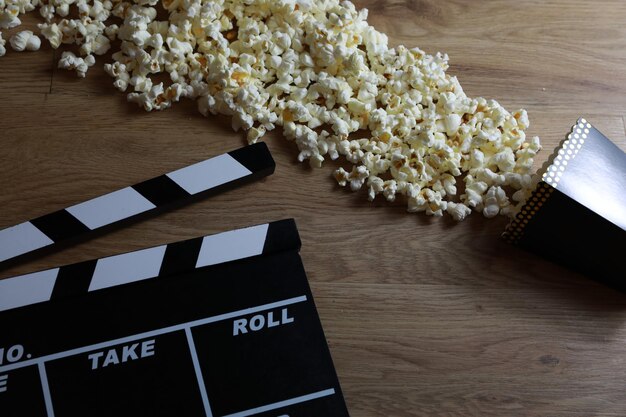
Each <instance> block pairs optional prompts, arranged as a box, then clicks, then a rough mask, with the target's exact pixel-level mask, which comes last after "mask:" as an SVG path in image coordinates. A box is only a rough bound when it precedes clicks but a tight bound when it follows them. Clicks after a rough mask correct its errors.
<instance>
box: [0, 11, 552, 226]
mask: <svg viewBox="0 0 626 417" xmlns="http://www.w3.org/2000/svg"><path fill="white" fill-rule="evenodd" d="M2 1H3V0H0V2H2ZM33 1H34V2H32V3H31V0H12V3H11V4H10V5H8V6H6V7H4V6H3V3H0V28H7V27H13V26H15V25H17V24H19V18H18V15H19V14H20V13H25V12H26V11H28V10H32V9H33V8H34V6H33V5H38V6H39V12H40V14H41V15H42V16H43V17H44V19H45V20H46V23H42V24H40V25H39V29H40V31H41V35H42V36H44V37H45V38H46V39H47V40H48V41H49V42H50V44H51V46H52V47H53V48H55V49H56V48H59V47H60V46H61V44H74V45H76V46H77V49H76V50H78V55H75V54H73V53H70V52H64V53H63V55H62V57H61V60H60V61H59V67H60V68H66V69H71V70H76V72H77V74H78V75H79V76H83V77H84V76H85V74H86V72H87V70H88V68H89V67H90V66H92V65H93V64H94V62H95V59H94V55H103V54H105V53H106V52H107V51H109V50H110V48H111V42H113V41H115V40H117V41H119V49H118V50H117V51H114V53H113V54H112V60H113V62H110V63H107V64H105V66H104V68H105V71H106V72H107V74H109V75H110V76H111V77H112V78H113V79H114V81H113V84H114V86H115V87H116V88H117V89H119V90H120V91H124V92H127V94H128V95H127V98H128V101H130V102H133V103H136V104H137V105H138V106H140V107H141V108H143V109H145V110H146V111H153V110H164V109H167V108H169V107H170V106H172V105H173V104H174V103H176V102H178V101H179V100H181V99H183V98H188V99H193V100H196V101H197V107H198V111H199V112H200V113H201V114H203V115H205V116H208V115H209V114H213V115H215V114H222V115H226V116H230V117H231V118H232V127H233V129H234V130H235V131H238V130H243V131H245V133H246V138H247V140H248V142H249V143H255V142H257V141H259V140H261V139H262V138H263V137H264V136H265V134H266V133H267V132H269V131H272V130H274V129H276V128H277V127H282V133H283V135H284V136H285V138H286V139H287V140H290V141H293V142H294V143H295V145H296V146H297V147H298V150H299V153H298V160H300V161H305V160H308V161H309V164H310V165H311V166H312V167H316V168H319V167H321V166H323V163H324V161H325V160H326V159H327V158H330V159H332V160H335V159H338V158H339V157H340V156H343V157H344V158H345V159H346V160H347V161H348V162H349V163H351V164H352V165H353V166H352V168H351V169H349V170H346V169H343V168H340V169H338V170H336V171H335V173H334V176H335V179H336V180H337V182H338V183H339V185H340V186H344V187H347V186H350V188H351V189H352V190H354V191H358V190H360V189H362V188H366V189H367V197H368V199H369V200H374V199H376V197H377V196H379V195H381V196H382V197H383V198H385V199H386V200H388V201H395V200H398V199H399V198H402V199H404V200H406V202H407V209H408V211H409V212H423V213H426V214H427V215H433V216H442V215H443V214H444V213H447V214H449V215H450V216H452V217H453V218H454V219H455V220H457V221H462V220H463V219H465V218H466V217H467V216H468V215H469V214H470V213H471V212H472V211H477V212H481V213H483V214H484V215H485V216H487V217H493V216H496V215H498V214H502V215H508V216H511V215H514V214H515V211H516V210H517V209H518V208H519V207H520V203H521V202H522V201H524V199H525V198H526V197H527V196H528V193H529V191H528V190H529V189H530V188H531V187H532V181H531V179H530V178H531V173H532V169H533V163H534V157H535V156H536V154H537V153H538V152H539V151H540V149H541V144H540V141H539V139H538V138H533V139H531V140H530V141H527V140H526V133H525V131H526V130H527V129H528V128H529V126H530V123H529V119H528V114H527V112H526V111H525V110H518V111H515V112H509V111H507V110H506V109H504V108H503V107H502V106H501V105H500V104H499V103H498V102H497V101H495V100H487V99H484V98H470V97H468V96H467V95H466V94H465V92H464V91H463V88H462V86H461V85H460V83H459V81H458V79H457V78H456V77H452V76H450V75H448V74H447V70H448V67H449V65H448V59H449V58H448V56H447V55H445V54H440V53H438V54H435V55H429V54H426V53H425V52H424V51H422V50H420V49H418V48H412V49H409V48H407V47H405V46H397V47H394V48H390V47H389V40H388V38H387V36H386V35H385V34H383V33H380V32H378V31H377V30H376V29H375V28H373V27H372V26H370V25H369V24H368V23H367V17H368V12H367V10H360V11H359V10H357V9H356V7H355V6H354V4H352V3H351V2H350V1H344V0H324V1H312V0H219V1H211V0H163V1H161V5H162V6H163V8H164V9H165V10H166V13H167V15H168V16H167V19H165V16H158V19H159V20H157V10H156V8H155V7H154V6H156V5H157V4H158V0H133V1H123V0H115V1H111V0H104V1H103V0H78V1H76V0H54V1H52V2H48V3H46V4H41V3H39V2H38V0H33ZM68 16H72V17H74V18H68ZM111 17H115V19H111ZM161 19H163V20H161ZM113 20H115V22H113ZM34 42H35V41H34ZM2 45H3V42H2V40H1V38H0V48H2V47H3V46H2ZM1 52H2V49H0V55H1ZM157 76H158V77H159V82H158V83H157V82H155V81H154V80H155V79H156V78H155V77H157ZM163 76H165V78H166V79H165V80H164V79H163ZM161 81H162V82H161ZM462 183H464V184H465V187H463V188H464V191H463V192H462V193H461V195H458V194H459V191H458V185H459V184H462ZM512 202H513V203H512Z"/></svg>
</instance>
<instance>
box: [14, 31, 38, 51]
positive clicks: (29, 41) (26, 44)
mask: <svg viewBox="0 0 626 417" xmlns="http://www.w3.org/2000/svg"><path fill="white" fill-rule="evenodd" d="M9 43H10V44H11V48H13V50H14V51H17V52H22V51H25V50H28V51H37V50H38V49H39V47H40V46H41V39H39V38H38V37H37V35H34V34H33V32H31V31H30V30H24V31H21V32H19V33H16V34H15V35H13V36H11V39H9Z"/></svg>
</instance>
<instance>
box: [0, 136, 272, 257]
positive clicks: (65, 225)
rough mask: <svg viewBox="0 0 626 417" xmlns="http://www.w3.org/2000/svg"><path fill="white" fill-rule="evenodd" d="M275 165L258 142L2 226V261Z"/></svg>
mask: <svg viewBox="0 0 626 417" xmlns="http://www.w3.org/2000/svg"><path fill="white" fill-rule="evenodd" d="M275 166H276V165H275V162H274V160H273V159H272V155H271V154H270V152H269V149H268V148H267V145H265V144H264V143H257V144H255V145H251V146H246V147H244V148H241V149H238V150H235V151H232V152H228V153H225V154H223V155H219V156H216V157H214V158H211V159H207V160H205V161H202V162H199V163H197V164H194V165H190V166H187V167H185V168H182V169H179V170H177V171H173V172H170V173H168V174H164V175H161V176H159V177H156V178H152V179H150V180H147V181H144V182H141V183H139V184H135V185H132V186H130V187H126V188H122V189H120V190H117V191H114V192H112V193H109V194H105V195H102V196H100V197H96V198H94V199H92V200H89V201H85V202H82V203H79V204H76V205H73V206H71V207H68V208H66V209H63V210H59V211H56V212H54V213H50V214H47V215H45V216H41V217H38V218H36V219H34V220H30V221H26V222H24V223H20V224H18V225H16V226H12V227H8V228H6V229H4V230H0V267H2V266H5V265H6V263H7V261H9V260H16V258H18V257H22V256H24V255H32V254H34V252H41V251H42V250H45V249H47V250H49V249H54V248H57V247H58V246H59V245H60V244H61V243H64V244H69V243H73V242H76V241H78V240H81V239H87V238H89V237H91V236H92V235H94V234H96V233H100V232H105V231H107V230H109V229H111V228H114V227H117V226H119V225H120V224H122V223H123V222H126V221H128V220H131V219H132V220H136V219H138V218H140V217H143V216H147V215H151V214H155V213H156V212H158V211H161V210H166V209H169V208H171V207H173V206H179V205H184V204H188V203H191V202H193V201H195V200H198V199H201V198H204V197H207V196H210V195H213V194H216V193H219V192H222V191H225V190H228V189H231V188H234V187H237V186H240V185H242V184H244V183H247V182H250V181H254V180H257V179H260V178H263V177H265V176H268V175H271V174H273V173H274V169H275Z"/></svg>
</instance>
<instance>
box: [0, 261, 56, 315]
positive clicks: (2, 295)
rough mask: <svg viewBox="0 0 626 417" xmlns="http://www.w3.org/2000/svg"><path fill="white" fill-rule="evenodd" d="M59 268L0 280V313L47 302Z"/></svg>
mask: <svg viewBox="0 0 626 417" xmlns="http://www.w3.org/2000/svg"><path fill="white" fill-rule="evenodd" d="M58 273H59V268H55V269H48V270H47V271H41V272H35V273H32V274H26V275H20V276H17V277H13V278H7V279H3V280H0V311H4V310H10V309H12V308H17V307H21V306H25V305H29V304H35V303H41V302H43V301H48V300H49V299H50V297H51V296H52V290H53V289H54V284H55V282H56V279H57V275H58Z"/></svg>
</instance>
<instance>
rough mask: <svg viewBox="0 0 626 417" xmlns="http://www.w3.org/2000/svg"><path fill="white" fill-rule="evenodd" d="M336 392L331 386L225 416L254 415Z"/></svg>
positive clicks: (243, 416)
mask: <svg viewBox="0 0 626 417" xmlns="http://www.w3.org/2000/svg"><path fill="white" fill-rule="evenodd" d="M334 394H335V390H334V389H332V388H331V389H327V390H324V391H319V392H314V393H312V394H308V395H303V396H301V397H296V398H292V399H290V400H285V401H280V402H277V403H274V404H268V405H264V406H262V407H257V408H251V409H250V410H246V411H240V412H238V413H234V414H228V415H227V416H224V417H247V416H253V415H255V414H261V413H264V412H266V411H272V410H276V409H279V408H283V407H288V406H290V405H294V404H301V403H304V402H307V401H312V400H317V399H318V398H323V397H328V396H330V395H334Z"/></svg>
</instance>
